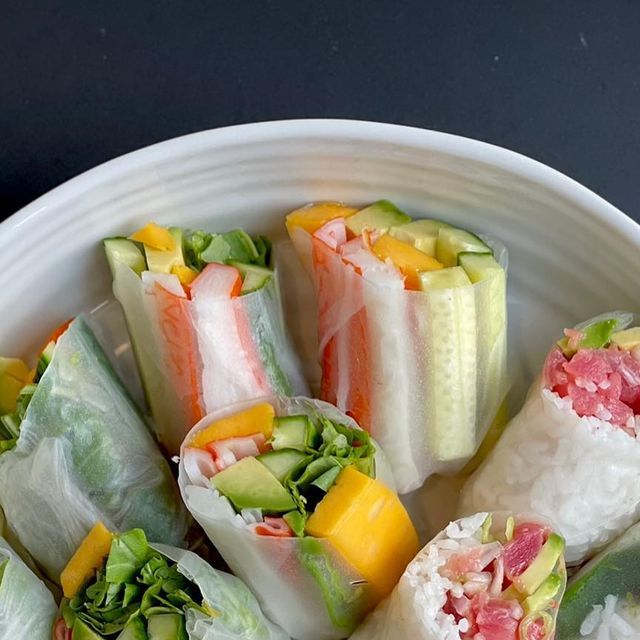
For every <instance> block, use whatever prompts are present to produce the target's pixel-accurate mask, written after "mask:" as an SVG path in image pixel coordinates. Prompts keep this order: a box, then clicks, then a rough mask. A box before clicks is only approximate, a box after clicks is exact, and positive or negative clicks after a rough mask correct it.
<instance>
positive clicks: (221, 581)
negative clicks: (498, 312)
mask: <svg viewBox="0 0 640 640" xmlns="http://www.w3.org/2000/svg"><path fill="white" fill-rule="evenodd" d="M151 546H152V547H153V548H154V549H155V550H156V551H158V552H159V553H161V554H162V555H163V556H165V557H166V558H168V559H169V560H172V561H173V562H175V563H177V566H178V571H179V572H180V573H181V574H182V575H183V576H185V578H187V579H188V580H190V581H191V582H193V583H195V584H196V585H197V587H198V588H199V589H200V592H201V593H202V596H203V598H204V601H205V602H206V603H207V604H208V605H209V606H210V607H211V608H212V609H214V610H215V611H216V612H217V614H218V615H217V616H206V615H205V614H203V613H202V612H200V611H197V610H196V609H187V612H186V623H187V633H188V635H189V640H287V638H288V636H287V635H286V634H285V633H284V631H282V629H279V628H278V627H277V626H276V625H274V624H273V623H271V622H270V621H269V620H267V618H266V617H265V616H264V614H263V613H262V610H261V609H260V605H259V604H258V601H257V600H256V599H255V597H254V595H253V594H252V593H251V591H249V589H248V588H247V587H246V585H245V584H244V583H243V582H242V581H241V580H240V579H238V578H236V577H235V576H232V575H229V574H228V573H225V572H224V571H218V570H217V569H214V568H213V567H212V566H211V565H209V564H208V563H207V562H205V561H204V560H203V559H202V558H201V557H200V556H197V555H196V554H195V553H192V552H191V551H186V550H185V549H177V548H175V547H169V546H167V545H164V544H152V545H151Z"/></svg>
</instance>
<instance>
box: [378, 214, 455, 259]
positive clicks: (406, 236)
mask: <svg viewBox="0 0 640 640" xmlns="http://www.w3.org/2000/svg"><path fill="white" fill-rule="evenodd" d="M450 226H451V225H450V224H448V223H446V222H442V221H441V220H414V221H413V222H409V223H407V224H402V225H400V226H399V227H391V229H389V234H390V235H392V236H393V237H394V238H397V239H398V240H402V241H403V242H409V243H411V244H413V246H414V247H415V248H416V249H419V250H420V251H422V252H423V253H426V254H427V255H429V256H432V257H434V258H435V256H436V249H437V245H438V231H439V230H440V229H441V228H442V227H450Z"/></svg>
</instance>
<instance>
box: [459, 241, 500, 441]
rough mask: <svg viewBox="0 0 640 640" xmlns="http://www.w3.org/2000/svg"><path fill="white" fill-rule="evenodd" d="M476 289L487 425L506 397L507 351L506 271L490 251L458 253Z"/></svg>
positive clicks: (481, 400) (481, 404)
mask: <svg viewBox="0 0 640 640" xmlns="http://www.w3.org/2000/svg"><path fill="white" fill-rule="evenodd" d="M458 260H459V262H460V266H461V267H462V269H464V270H465V272H466V273H467V275H468V276H469V279H470V280H471V282H473V283H474V285H476V286H475V287H474V289H475V293H476V309H477V318H476V321H477V331H478V347H477V356H478V373H479V375H480V383H479V396H478V415H479V417H480V420H481V421H482V424H480V425H479V426H480V428H481V429H484V428H486V427H487V425H489V424H490V423H491V422H492V421H493V419H494V417H495V415H496V413H497V412H498V410H499V408H500V405H501V403H502V401H503V399H504V398H503V397H502V393H503V389H504V382H505V380H506V376H507V371H506V353H507V274H506V271H505V270H504V269H503V268H502V266H501V265H500V264H499V263H498V262H497V260H496V259H495V258H494V257H493V255H490V254H482V253H469V252H462V253H460V254H459V255H458Z"/></svg>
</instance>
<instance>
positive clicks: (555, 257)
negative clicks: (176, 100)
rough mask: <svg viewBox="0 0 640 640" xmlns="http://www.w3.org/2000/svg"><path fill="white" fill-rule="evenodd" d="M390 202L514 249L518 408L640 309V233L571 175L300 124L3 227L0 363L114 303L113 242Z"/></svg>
mask: <svg viewBox="0 0 640 640" xmlns="http://www.w3.org/2000/svg"><path fill="white" fill-rule="evenodd" d="M379 198H389V199H391V200H393V201H394V202H396V203H397V204H398V205H399V206H400V207H401V208H403V209H406V210H407V211H408V212H409V213H411V214H413V215H415V216H432V217H442V218H444V219H446V220H448V221H450V222H453V223H455V224H458V225H460V226H463V227H468V228H470V229H473V230H476V231H482V232H485V233H487V234H489V235H492V236H495V237H497V238H499V239H501V240H502V241H503V242H504V243H505V244H506V245H507V247H508V249H509V253H510V269H509V314H510V315H509V323H510V353H511V364H512V375H513V380H514V393H513V399H514V402H515V403H516V404H517V402H518V400H519V399H520V398H521V397H522V393H523V391H524V389H525V388H526V384H527V383H528V381H529V380H530V379H531V377H532V375H533V374H534V372H535V371H536V370H537V369H538V368H539V366H540V363H541V361H542V359H543V357H544V354H545V352H546V350H547V348H548V345H549V344H550V342H551V340H552V339H553V338H554V336H556V335H557V334H558V331H559V330H560V329H561V328H562V327H564V326H567V325H569V324H572V323H574V322H575V321H577V320H581V319H584V318H587V317H589V316H592V315H595V314H597V313H600V312H602V311H605V310H608V309H612V308H622V309H630V310H632V311H637V310H638V306H639V305H638V292H639V287H638V277H639V274H640V227H639V226H638V225H636V224H635V223H634V222H633V221H631V220H630V219H629V218H627V217H626V216H625V215H624V214H622V213H621V212H620V211H618V210H617V209H615V208H614V207H612V206H611V205H609V204H608V203H606V202H605V201H604V200H602V199H601V198H599V197H598V196H596V195H595V194H593V193H592V192H590V191H588V190H587V189H585V188H584V187H582V186H580V185H579V184H577V183H576V182H574V181H572V180H570V179H569V178H567V177H565V176H563V175H561V174H560V173H558V172H556V171H553V170H552V169H549V168H548V167H545V166H543V165H541V164H539V163H537V162H535V161H533V160H530V159H528V158H525V157H523V156H520V155H518V154H516V153H513V152H510V151H507V150H504V149H500V148H497V147H494V146H491V145H487V144H484V143H481V142H476V141H473V140H468V139H465V138H460V137H456V136H452V135H447V134H443V133H437V132H433V131H424V130H420V129H413V128H408V127H400V126H395V125H388V124H377V123H368V122H356V121H341V120H297V121H284V122H270V123H262V124H251V125H242V126H238V127H230V128H225V129H218V130H212V131H205V132H202V133H197V134H193V135H189V136H185V137H183V138H178V139H175V140H170V141H168V142H164V143H161V144H158V145H154V146H152V147H149V148H146V149H143V150H141V151H137V152H135V153H131V154H128V155H126V156H123V157H121V158H118V159H116V160H113V161H111V162H108V163H106V164H104V165H102V166H100V167H98V168H96V169H93V170H91V171H89V172H87V173H85V174H83V175H81V176H79V177H78V178H75V179H74V180H71V181H70V182H68V183H66V184H64V185H62V186H61V187H58V188H57V189H54V190H53V191H51V192H50V193H48V194H47V195H45V196H43V197H42V198H40V199H38V200H36V201H35V202H34V203H32V204H31V205H29V206H27V207H25V208H24V209H23V210H22V211H20V212H19V213H17V214H16V215H14V216H13V217H11V218H10V219H9V220H7V221H5V222H4V223H2V225H0V305H1V308H2V310H3V321H2V325H1V326H0V353H2V354H4V355H18V356H28V355H30V356H31V357H33V355H34V352H35V350H37V348H38V347H39V346H41V343H42V340H43V339H44V338H45V336H46V335H47V333H48V332H49V331H50V330H51V328H52V327H53V326H54V325H56V323H58V322H60V321H62V320H64V319H66V318H68V317H70V316H72V315H74V314H76V313H78V312H79V311H80V310H90V309H93V308H95V307H97V306H99V305H100V304H102V303H104V302H105V301H108V300H109V299H110V298H111V291H110V277H109V272H108V268H107V265H106V262H105V260H104V257H103V255H102V251H101V247H100V240H101V239H102V238H103V237H105V236H110V235H117V234H128V233H129V232H131V230H132V229H134V228H136V227H137V226H139V225H141V224H142V223H144V222H146V221H148V220H149V219H154V220H155V221H157V222H159V223H165V224H174V225H180V226H191V227H202V228H206V229H211V230H225V229H228V228H233V227H237V226H243V227H245V228H246V229H247V230H249V231H256V232H257V231H260V232H264V233H269V234H270V235H272V236H273V237H276V238H278V237H279V238H283V237H284V235H285V234H284V225H283V216H284V214H285V213H286V212H288V211H289V210H291V209H293V208H295V207H296V206H298V205H301V204H303V203H306V202H309V201H312V200H322V199H337V200H344V201H347V202H350V203H355V204H358V205H360V204H366V203H369V202H372V201H374V200H377V199H379ZM304 277H305V276H304V275H303V274H302V273H301V270H300V269H298V268H294V269H292V270H291V271H290V273H289V276H288V282H289V284H288V286H287V292H286V293H287V296H288V297H287V299H288V301H289V305H288V307H289V311H290V312H289V314H288V315H289V317H288V319H289V321H290V325H291V327H292V329H293V332H294V334H295V336H296V337H297V338H298V339H299V346H300V349H301V352H302V353H303V354H304V355H305V356H306V358H307V362H308V367H309V368H308V370H309V372H313V371H314V368H313V355H314V352H313V347H312V346H310V344H309V342H308V341H307V342H306V343H304V344H302V343H300V340H303V339H304V336H305V335H306V336H307V337H308V336H309V335H310V331H309V326H310V324H309V320H310V318H312V316H313V311H312V310H310V309H309V307H308V305H307V304H306V303H305V304H301V303H299V302H298V297H297V296H298V295H300V294H304V292H305V281H304V279H303V278H304ZM284 280H285V281H286V280H287V277H285V278H284ZM292 300H293V301H294V302H293V303H292ZM104 309H106V311H104V312H103V314H102V315H100V316H98V321H99V322H101V323H102V322H103V320H104V319H105V318H106V317H108V318H109V319H110V322H108V323H106V324H105V326H107V325H108V326H107V328H108V331H107V332H106V333H105V334H104V335H103V338H104V339H105V340H106V341H107V342H108V343H109V346H110V347H111V348H112V349H118V350H119V353H123V352H125V353H126V344H122V335H123V334H122V333H121V332H120V331H118V330H113V326H115V327H116V329H117V327H118V322H117V321H116V323H115V325H113V324H112V322H111V320H113V318H116V320H117V318H118V312H117V309H116V308H114V307H113V306H107V307H106V308H104ZM292 309H295V310H296V311H297V313H291V310H292ZM439 519H440V518H439V517H438V518H437V520H438V521H439Z"/></svg>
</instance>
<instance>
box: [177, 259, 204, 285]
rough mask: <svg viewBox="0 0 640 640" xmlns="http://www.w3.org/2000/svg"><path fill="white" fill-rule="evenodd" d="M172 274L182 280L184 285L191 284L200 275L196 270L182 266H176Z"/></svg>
mask: <svg viewBox="0 0 640 640" xmlns="http://www.w3.org/2000/svg"><path fill="white" fill-rule="evenodd" d="M171 273H173V274H174V275H176V276H178V280H180V282H181V283H182V284H191V283H192V282H193V281H194V280H195V279H196V278H197V277H198V275H199V274H198V272H197V271H196V270H195V269H191V267H186V266H184V265H180V264H176V265H174V266H173V268H172V269H171Z"/></svg>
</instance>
